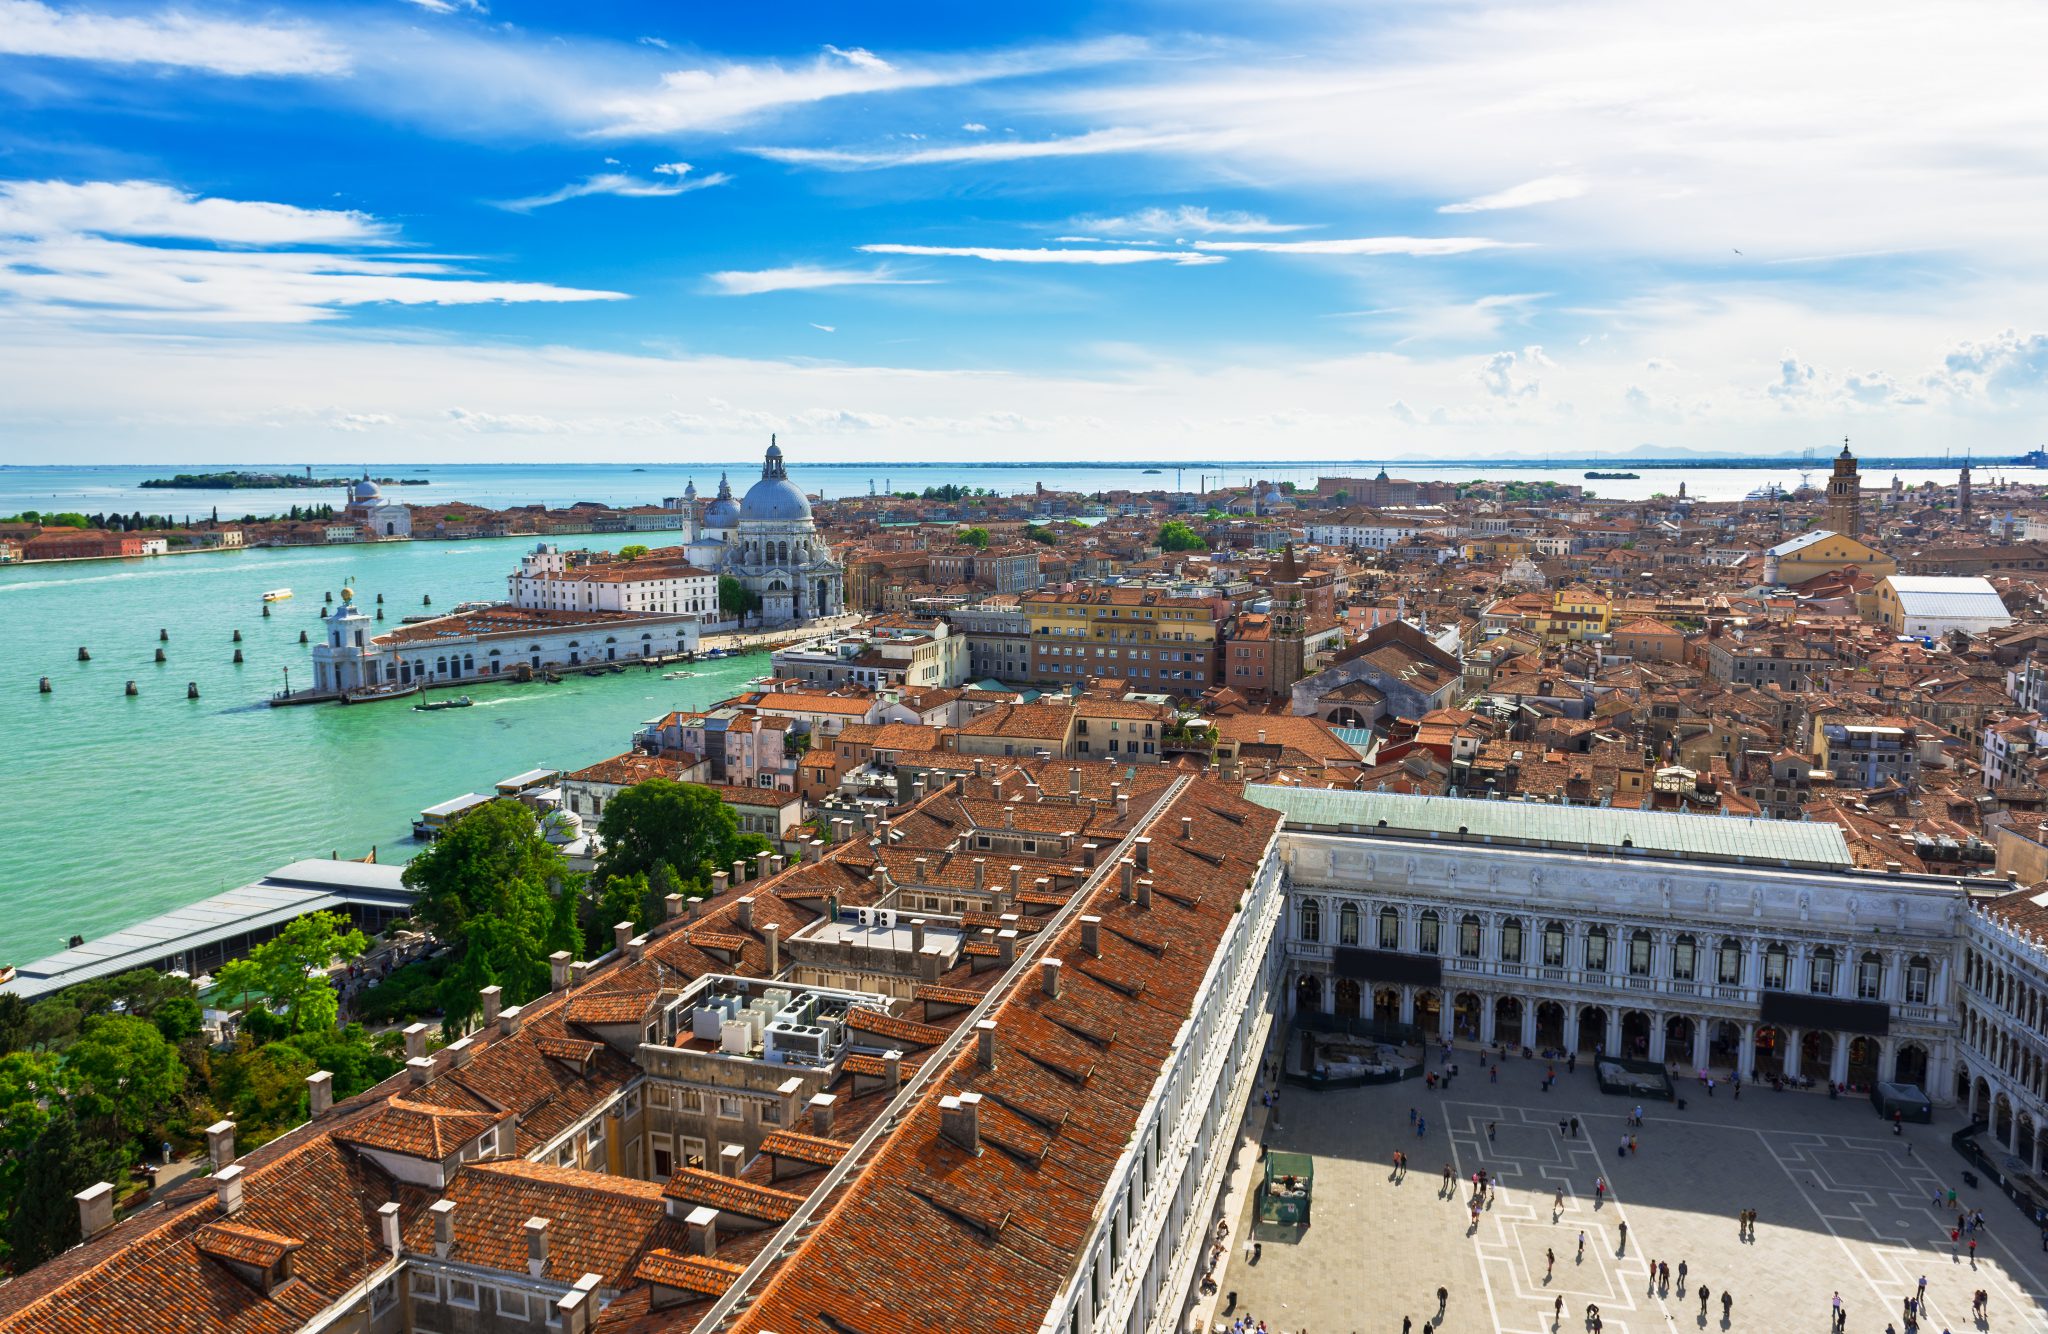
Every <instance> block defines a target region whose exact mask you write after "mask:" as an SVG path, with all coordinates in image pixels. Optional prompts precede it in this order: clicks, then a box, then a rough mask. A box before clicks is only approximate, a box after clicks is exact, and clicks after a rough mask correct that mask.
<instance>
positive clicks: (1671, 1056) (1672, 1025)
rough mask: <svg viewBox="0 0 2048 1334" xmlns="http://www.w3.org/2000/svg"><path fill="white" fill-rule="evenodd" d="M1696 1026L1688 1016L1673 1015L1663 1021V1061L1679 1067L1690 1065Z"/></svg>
mask: <svg viewBox="0 0 2048 1334" xmlns="http://www.w3.org/2000/svg"><path fill="white" fill-rule="evenodd" d="M1697 1031H1698V1026H1697V1025H1696V1024H1695V1023H1694V1022H1693V1017H1692V1016H1691V1015H1689V1014H1674V1015H1672V1016H1671V1017H1670V1018H1669V1019H1666V1020H1665V1021H1664V1059H1666V1060H1667V1061H1676V1062H1678V1063H1679V1064H1680V1065H1690V1064H1692V1037H1693V1034H1694V1033H1695V1032H1697Z"/></svg>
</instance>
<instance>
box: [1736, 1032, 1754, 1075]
mask: <svg viewBox="0 0 2048 1334" xmlns="http://www.w3.org/2000/svg"><path fill="white" fill-rule="evenodd" d="M1735 1071H1736V1073H1737V1074H1739V1075H1741V1076H1742V1077H1743V1078H1744V1079H1754V1078H1756V1025H1755V1024H1750V1023H1745V1024H1744V1025H1743V1026H1742V1045H1741V1046H1739V1047H1737V1048H1736V1049H1735Z"/></svg>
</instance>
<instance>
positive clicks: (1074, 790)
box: [1067, 765, 1081, 797]
mask: <svg viewBox="0 0 2048 1334" xmlns="http://www.w3.org/2000/svg"><path fill="white" fill-rule="evenodd" d="M1067 795H1069V796H1073V797H1078V796H1080V795H1081V771H1080V770H1079V769H1077V768H1075V767H1074V766H1072V765H1068V766H1067Z"/></svg>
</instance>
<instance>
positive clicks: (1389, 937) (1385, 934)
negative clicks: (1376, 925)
mask: <svg viewBox="0 0 2048 1334" xmlns="http://www.w3.org/2000/svg"><path fill="white" fill-rule="evenodd" d="M1380 948H1381V949H1383V950H1397V949H1400V948H1401V914H1400V913H1398V912H1395V911H1394V910H1393V909H1392V908H1382V909H1380Z"/></svg>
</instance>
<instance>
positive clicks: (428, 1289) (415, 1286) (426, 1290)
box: [405, 1269, 441, 1302]
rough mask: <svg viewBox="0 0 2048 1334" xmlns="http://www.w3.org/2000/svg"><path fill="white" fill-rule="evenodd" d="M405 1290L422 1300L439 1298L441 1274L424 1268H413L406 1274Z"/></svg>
mask: <svg viewBox="0 0 2048 1334" xmlns="http://www.w3.org/2000/svg"><path fill="white" fill-rule="evenodd" d="M405 1290H406V1291H407V1292H409V1293H411V1294H412V1295H413V1296H414V1297H416V1298H418V1299H419V1300H420V1301H423V1302H438V1301H440V1300H441V1276H440V1275H439V1274H435V1273H430V1272H429V1271H427V1270H424V1269H415V1270H412V1271H411V1272H409V1273H408V1274H407V1275H406V1280H405Z"/></svg>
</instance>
